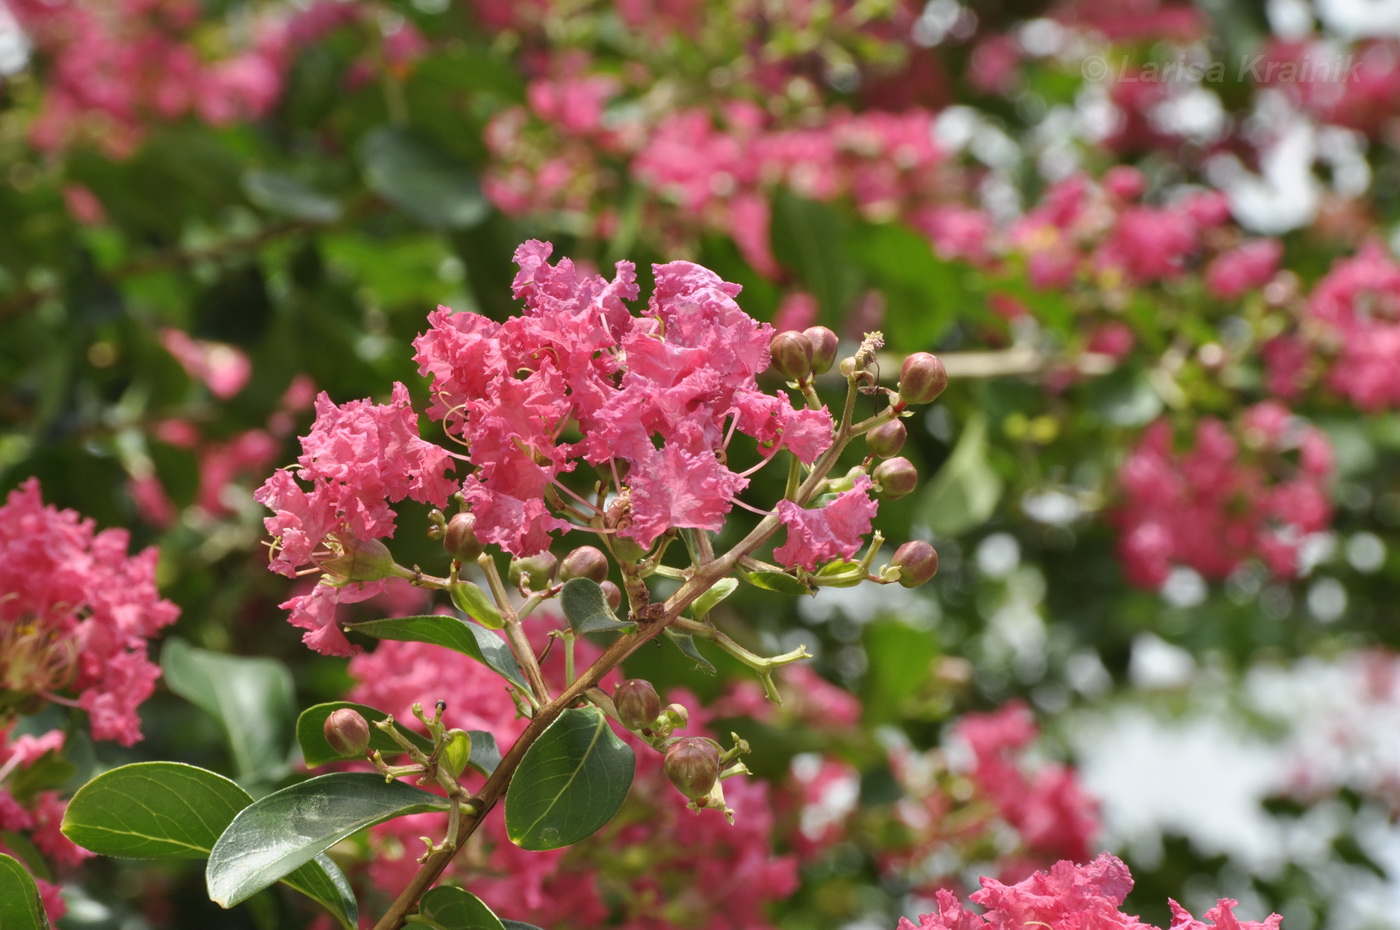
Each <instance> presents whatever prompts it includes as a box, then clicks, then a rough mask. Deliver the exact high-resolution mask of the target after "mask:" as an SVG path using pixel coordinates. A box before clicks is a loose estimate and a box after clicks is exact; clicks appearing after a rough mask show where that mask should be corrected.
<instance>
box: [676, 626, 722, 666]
mask: <svg viewBox="0 0 1400 930" xmlns="http://www.w3.org/2000/svg"><path fill="white" fill-rule="evenodd" d="M665 633H666V638H667V639H669V640H670V641H671V642H673V643H675V644H676V648H677V649H679V650H680V651H681V652H683V653H685V655H686V656H687V657H688V658H690V659H693V660H694V662H695V667H696V668H698V669H700V670H701V671H703V672H708V673H709V674H711V675H713V674H714V673H715V667H714V664H713V663H711V662H710V660H709V659H707V658H705V657H704V656H702V655H701V654H700V650H699V649H696V648H695V637H694V636H691V635H690V634H689V633H681V632H678V631H676V630H673V629H671V628H670V627H667V628H666V630H665Z"/></svg>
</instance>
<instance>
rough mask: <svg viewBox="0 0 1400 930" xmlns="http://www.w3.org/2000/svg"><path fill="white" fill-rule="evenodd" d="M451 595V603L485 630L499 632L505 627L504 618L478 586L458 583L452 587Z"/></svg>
mask: <svg viewBox="0 0 1400 930" xmlns="http://www.w3.org/2000/svg"><path fill="white" fill-rule="evenodd" d="M451 593H452V603H454V604H456V605H457V609H458V610H460V611H462V612H463V613H464V614H466V615H467V616H469V617H471V618H472V619H473V620H475V621H476V622H477V623H480V624H481V625H482V626H484V627H486V628H487V629H491V630H499V629H500V628H501V627H503V626H505V625H506V619H505V617H502V616H501V612H500V611H499V610H497V609H496V605H495V604H493V603H491V598H490V597H489V596H488V595H487V593H486V592H485V591H483V590H481V586H480V585H475V584H472V583H471V582H470V581H458V582H456V583H455V584H453V585H452V592H451Z"/></svg>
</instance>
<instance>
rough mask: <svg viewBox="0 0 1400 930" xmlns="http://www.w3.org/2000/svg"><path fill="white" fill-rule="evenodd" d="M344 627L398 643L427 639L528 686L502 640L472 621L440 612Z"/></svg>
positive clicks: (352, 624)
mask: <svg viewBox="0 0 1400 930" xmlns="http://www.w3.org/2000/svg"><path fill="white" fill-rule="evenodd" d="M345 628H346V629H348V630H354V631H355V632H357V633H364V634H366V635H367V636H373V637H375V638H376V639H392V640H395V641H397V642H401V643H430V644H432V645H434V646H442V647H443V648H445V649H451V650H452V651H453V652H460V653H462V654H463V655H466V656H471V657H472V658H473V659H475V660H476V661H478V662H480V663H481V664H482V665H485V666H486V667H487V668H489V669H491V670H492V671H494V672H495V673H496V674H498V675H500V676H501V677H502V678H505V679H506V680H507V681H509V682H511V683H512V684H515V685H519V686H520V689H521V690H522V691H528V690H529V685H527V684H526V683H525V676H524V675H522V674H521V673H520V666H519V664H517V663H516V661H515V655H514V654H513V653H512V652H511V651H510V646H508V645H506V641H505V640H503V639H501V637H499V636H497V635H496V634H495V633H492V632H491V631H490V630H483V629H482V628H481V627H479V626H477V625H476V624H474V623H465V622H463V621H461V620H458V619H457V618H456V617H452V616H447V615H444V614H432V615H429V616H424V617H390V618H387V619H384V620H366V621H365V622H363V623H347V624H346V625H345Z"/></svg>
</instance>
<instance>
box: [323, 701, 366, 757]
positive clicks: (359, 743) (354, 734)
mask: <svg viewBox="0 0 1400 930" xmlns="http://www.w3.org/2000/svg"><path fill="white" fill-rule="evenodd" d="M321 730H322V732H323V733H324V734H325V736H326V742H327V743H330V745H331V748H332V749H334V750H335V751H336V753H337V754H338V755H341V756H344V757H345V758H347V759H348V758H350V757H352V756H358V755H362V754H363V753H364V751H365V750H366V749H368V748H369V721H367V720H365V718H364V716H363V715H361V714H360V712H359V711H357V710H353V709H351V708H349V707H342V708H340V709H339V710H333V711H331V714H330V716H329V717H327V718H326V722H325V723H324V724H323V725H322V727H321Z"/></svg>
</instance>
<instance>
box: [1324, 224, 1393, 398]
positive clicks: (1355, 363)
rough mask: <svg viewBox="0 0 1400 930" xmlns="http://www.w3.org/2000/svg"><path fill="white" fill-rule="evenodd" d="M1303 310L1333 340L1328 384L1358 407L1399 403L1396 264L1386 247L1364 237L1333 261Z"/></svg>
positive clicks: (1327, 377) (1327, 376)
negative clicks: (1356, 248) (1352, 250)
mask: <svg viewBox="0 0 1400 930" xmlns="http://www.w3.org/2000/svg"><path fill="white" fill-rule="evenodd" d="M1307 312H1308V317H1309V319H1310V321H1316V323H1318V324H1321V327H1322V332H1323V334H1324V335H1325V337H1326V338H1327V339H1328V340H1329V341H1330V342H1333V343H1336V344H1337V346H1336V355H1335V358H1334V360H1333V361H1332V364H1331V366H1330V367H1329V369H1328V371H1327V375H1326V382H1327V384H1328V386H1329V387H1331V388H1332V389H1333V390H1335V391H1337V392H1338V393H1339V394H1341V395H1343V396H1344V397H1348V398H1350V399H1351V400H1352V401H1353V402H1354V403H1355V404H1356V405H1357V406H1358V407H1360V408H1361V409H1363V410H1369V411H1375V410H1380V409H1382V408H1386V407H1396V406H1400V365H1397V364H1396V359H1397V358H1400V265H1397V264H1396V262H1395V260H1394V259H1393V258H1392V257H1391V256H1390V255H1389V253H1388V252H1387V251H1386V249H1385V248H1384V247H1383V246H1382V245H1381V244H1380V243H1378V242H1369V243H1367V244H1366V245H1365V246H1363V247H1362V249H1361V251H1360V252H1358V253H1357V254H1356V256H1355V257H1354V258H1349V259H1342V260H1340V261H1338V262H1336V263H1335V264H1334V265H1333V266H1332V269H1331V271H1329V272H1328V273H1327V275H1326V277H1324V278H1322V280H1320V281H1318V282H1317V286H1316V287H1314V288H1313V292H1312V296H1311V297H1310V298H1309V299H1308V311H1307Z"/></svg>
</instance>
